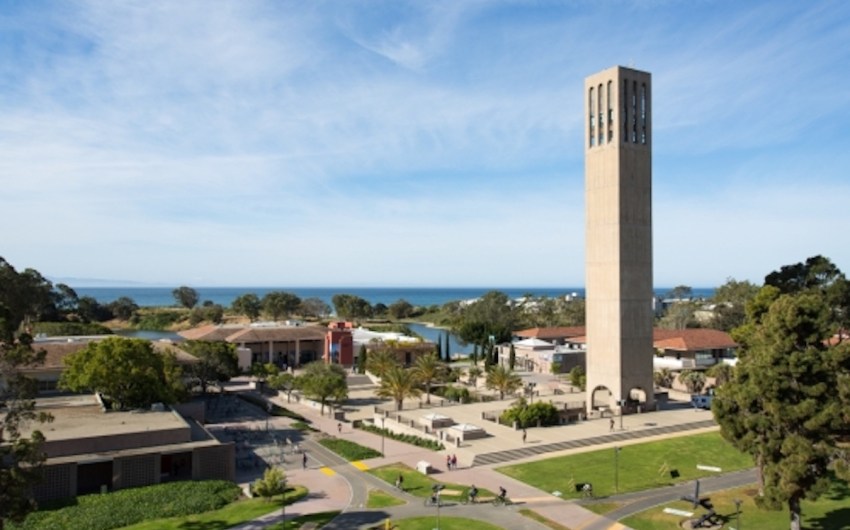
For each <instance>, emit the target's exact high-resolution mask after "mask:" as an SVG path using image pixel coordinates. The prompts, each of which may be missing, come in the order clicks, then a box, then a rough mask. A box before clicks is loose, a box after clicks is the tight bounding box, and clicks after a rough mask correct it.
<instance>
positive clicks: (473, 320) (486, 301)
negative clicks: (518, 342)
mask: <svg viewBox="0 0 850 530" xmlns="http://www.w3.org/2000/svg"><path fill="white" fill-rule="evenodd" d="M517 322H518V317H517V313H516V311H515V310H514V307H513V303H512V302H511V300H510V299H509V298H508V295H506V294H505V293H503V292H500V291H490V292H488V293H486V294H484V296H482V297H481V298H479V299H478V300H476V301H475V302H473V303H471V304H469V305H468V306H467V307H466V308H465V309H463V310H461V313H460V316H459V317H458V318H457V320H456V322H455V324H454V326H453V327H452V328H453V331H454V332H455V334H456V335H457V336H458V337H460V339H461V340H463V341H464V342H467V343H475V344H482V343H484V342H487V341H489V340H490V337H492V338H493V341H494V342H496V343H502V342H509V341H510V339H511V335H512V333H513V331H514V329H515V327H516V324H517Z"/></svg>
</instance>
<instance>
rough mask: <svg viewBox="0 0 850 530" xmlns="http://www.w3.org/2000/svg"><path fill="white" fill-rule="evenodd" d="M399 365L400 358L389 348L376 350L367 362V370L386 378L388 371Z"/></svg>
mask: <svg viewBox="0 0 850 530" xmlns="http://www.w3.org/2000/svg"><path fill="white" fill-rule="evenodd" d="M398 365H399V364H398V358H397V357H396V355H395V353H393V352H392V351H391V350H390V349H389V348H375V349H374V350H372V353H370V354H369V359H368V360H367V361H366V369H367V370H369V371H370V372H372V373H373V374H375V376H377V377H384V374H386V373H387V371H389V370H390V369H392V368H395V367H396V366H398Z"/></svg>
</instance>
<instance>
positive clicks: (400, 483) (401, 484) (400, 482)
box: [395, 473, 404, 491]
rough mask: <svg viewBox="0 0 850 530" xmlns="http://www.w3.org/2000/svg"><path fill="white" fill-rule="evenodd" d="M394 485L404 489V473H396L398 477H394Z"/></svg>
mask: <svg viewBox="0 0 850 530" xmlns="http://www.w3.org/2000/svg"><path fill="white" fill-rule="evenodd" d="M395 487H396V488H398V489H400V490H401V491H404V475H402V474H401V473H399V474H398V478H397V479H395Z"/></svg>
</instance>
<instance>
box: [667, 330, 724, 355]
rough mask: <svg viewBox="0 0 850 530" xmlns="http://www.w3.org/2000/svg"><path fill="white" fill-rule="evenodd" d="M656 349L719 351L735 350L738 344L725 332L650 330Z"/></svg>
mask: <svg viewBox="0 0 850 530" xmlns="http://www.w3.org/2000/svg"><path fill="white" fill-rule="evenodd" d="M652 341H653V344H654V345H655V347H656V348H658V349H664V350H676V351H696V350H719V349H724V348H735V347H737V346H738V344H737V343H736V342H735V341H734V340H732V337H731V336H730V335H729V334H728V333H726V332H725V331H720V330H719V329H708V328H689V329H659V328H655V329H654V330H652Z"/></svg>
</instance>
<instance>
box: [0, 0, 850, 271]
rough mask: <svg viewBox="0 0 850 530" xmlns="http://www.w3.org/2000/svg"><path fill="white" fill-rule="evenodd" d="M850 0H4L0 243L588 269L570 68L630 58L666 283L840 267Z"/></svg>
mask: <svg viewBox="0 0 850 530" xmlns="http://www.w3.org/2000/svg"><path fill="white" fill-rule="evenodd" d="M694 11H695V14H694V13H693V12H694ZM848 22H850V7H845V6H844V5H843V4H841V3H834V2H821V3H813V4H800V3H797V2H791V1H787V2H756V3H751V2H750V3H745V4H742V5H739V3H735V2H727V1H722V0H719V1H716V2H715V1H705V2H700V3H694V2H678V1H662V2H625V1H624V2H611V3H603V4H598V3H587V2H535V3H525V2H448V1H447V2H427V3H422V2H394V1H393V2H338V1H327V2H318V3H304V2H295V1H292V2H266V1H259V0H258V1H251V2H233V3H223V4H213V5H211V4H209V3H207V2H193V1H189V2H177V3H175V2H122V3H120V4H112V3H103V2H96V1H92V2H77V3H70V4H62V5H53V4H36V3H20V4H13V5H10V6H9V9H3V10H0V34H2V35H4V36H3V37H0V114H2V116H3V120H2V121H0V184H2V187H3V190H4V193H3V194H2V195H0V223H2V224H3V225H5V226H20V222H21V220H22V219H26V220H27V222H26V228H25V229H21V230H13V231H8V233H6V234H5V235H4V238H3V245H2V247H3V248H0V255H3V256H4V257H5V258H7V259H9V260H10V261H11V262H12V263H13V264H15V265H16V266H31V267H35V268H38V269H39V270H42V271H43V272H45V273H46V274H52V275H56V276H76V277H102V278H128V279H137V280H141V281H155V282H161V283H168V282H178V281H189V280H192V281H194V280H195V279H200V278H202V279H203V281H204V282H205V283H210V284H213V283H214V284H247V283H254V284H256V283H265V284H270V285H271V284H313V285H315V284H330V283H337V284H340V283H358V284H380V283H382V282H383V283H394V284H398V285H402V284H415V285H423V284H431V285H436V284H454V285H459V284H464V283H475V284H491V285H497V284H502V285H505V284H514V285H521V284H562V285H577V284H581V283H583V278H584V273H583V268H584V267H583V247H584V239H583V238H584V225H583V219H584V211H583V208H584V204H583V154H584V153H583V148H582V139H581V138H582V115H583V110H582V104H583V100H582V97H581V86H582V82H583V78H584V77H585V76H586V75H589V74H591V73H593V72H595V71H598V70H600V69H603V68H607V67H609V66H612V65H614V64H618V63H619V64H627V65H628V64H629V63H634V66H635V67H637V68H642V69H647V70H650V71H652V73H653V82H654V84H653V87H654V94H653V96H654V99H653V103H654V114H653V118H654V126H655V137H654V147H655V154H654V156H655V197H656V200H655V212H656V214H655V220H656V224H655V249H656V259H655V264H656V280H657V282H660V283H665V284H673V283H690V284H694V285H697V284H711V283H715V284H719V283H721V282H722V281H723V280H724V279H725V278H726V277H727V276H735V277H739V278H749V279H754V280H760V278H761V276H763V275H764V274H765V273H766V272H769V271H770V270H773V269H774V268H776V267H778V266H781V265H783V264H786V262H788V261H789V259H790V261H798V260H799V259H803V258H804V257H806V256H805V255H804V254H806V252H809V250H811V251H812V252H811V253H821V254H825V255H828V256H830V257H832V258H833V259H834V260H835V261H836V263H837V264H838V265H839V266H840V267H842V268H844V269H846V270H850V255H846V254H842V253H843V252H844V251H843V250H841V249H840V248H834V247H835V245H834V244H832V242H831V238H830V237H829V236H828V234H829V232H830V231H831V230H830V227H832V226H835V225H837V224H841V223H843V224H847V222H848V221H850V219H848V218H847V214H846V213H845V212H844V211H843V210H844V209H843V208H842V207H841V206H840V205H839V203H840V202H841V201H840V200H838V199H837V198H840V197H842V195H841V194H842V193H846V191H847V190H846V189H845V187H844V186H843V182H844V180H846V177H845V175H844V171H843V168H845V167H847V162H848V160H847V157H848V156H850V155H846V154H843V151H846V149H842V146H846V144H847V142H848V138H847V132H846V131H845V130H844V129H845V128H844V127H843V126H842V124H843V123H846V122H847V120H848V118H850V117H849V116H847V114H848V113H850V110H848V109H850V105H848V103H850V101H848V100H850V92H848V91H847V89H846V87H847V86H850V85H848V83H850V79H848V74H847V73H846V72H845V71H844V70H843V69H842V68H841V67H840V65H842V64H847V62H848V59H850V56H848V55H850V49H848V48H847V47H846V46H844V43H846V42H848V41H850V29H848V28H850V24H848ZM812 168H815V170H813V169H812ZM803 180H804V181H805V183H806V193H805V194H800V193H799V188H800V184H799V183H800V182H801V181H803ZM824 194H829V197H828V200H825V201H820V202H819V203H818V208H817V209H818V212H816V213H814V212H811V211H810V210H808V209H802V210H800V209H794V208H793V207H792V205H793V204H798V203H799V200H800V198H801V197H806V198H807V199H808V200H812V201H814V200H817V198H818V197H821V196H823V195H824ZM843 197H846V195H843ZM766 199H769V200H766ZM742 218H746V219H747V227H748V229H751V230H752V232H753V233H752V234H745V233H744V231H742V230H740V227H739V226H738V224H737V223H736V221H735V219H742ZM687 219H694V220H695V221H694V222H693V223H691V222H688V221H687ZM706 219H711V220H712V221H711V222H710V223H709V222H706V221H705V220H706ZM683 220H684V221H683ZM777 227H782V230H784V233H785V234H786V235H787V234H792V235H796V234H799V233H800V232H799V230H800V229H799V227H803V229H805V230H809V231H811V233H809V234H808V235H807V237H805V238H803V239H805V242H802V241H800V242H796V241H795V240H793V239H792V238H789V237H784V236H783V235H782V234H780V233H779V231H778V230H777ZM794 227H798V228H797V229H794ZM718 248H729V249H735V251H734V252H729V253H728V255H727V253H724V252H717V249H718ZM747 248H749V250H747ZM677 249H678V250H681V249H687V252H683V253H677ZM705 249H712V250H713V252H708V251H707V250H705ZM797 249H799V250H800V251H801V252H799V253H797V252H795V250H797ZM815 249H819V250H816V251H815ZM701 252H706V254H707V255H706V257H705V259H700V260H697V263H691V262H688V263H683V261H682V259H681V257H680V256H688V255H693V256H699V255H701V254H700V253H701ZM791 254H795V257H793V258H788V256H790V255H791ZM796 254H800V255H799V256H797V255H796ZM57 256H61V260H57V259H56V258H57ZM777 260H779V261H777ZM151 264H155V266H151ZM689 278H691V279H689ZM199 281H200V280H199Z"/></svg>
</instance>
